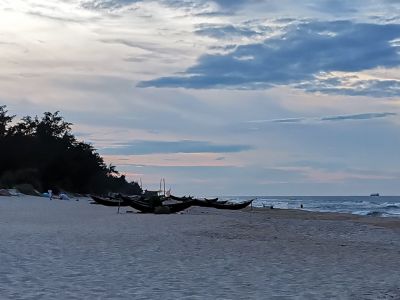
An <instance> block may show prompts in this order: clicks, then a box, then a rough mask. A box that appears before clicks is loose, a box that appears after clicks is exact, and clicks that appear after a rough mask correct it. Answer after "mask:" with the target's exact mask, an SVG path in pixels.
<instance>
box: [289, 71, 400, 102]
mask: <svg viewBox="0 0 400 300" xmlns="http://www.w3.org/2000/svg"><path fill="white" fill-rule="evenodd" d="M297 87H298V88H302V89H305V90H306V91H308V92H322V93H325V94H336V95H350V96H370V97H376V98H382V97H398V96H400V80H387V79H384V80H380V79H369V80H360V79H359V78H358V77H354V76H350V77H346V76H343V77H332V78H329V79H322V80H320V79H318V80H312V81H309V82H304V83H301V84H299V85H297Z"/></svg>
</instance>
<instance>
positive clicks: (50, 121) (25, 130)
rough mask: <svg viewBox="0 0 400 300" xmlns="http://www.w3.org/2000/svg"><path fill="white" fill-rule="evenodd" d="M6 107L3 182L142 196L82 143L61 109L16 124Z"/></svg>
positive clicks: (0, 139) (0, 155)
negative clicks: (72, 131) (60, 111)
mask: <svg viewBox="0 0 400 300" xmlns="http://www.w3.org/2000/svg"><path fill="white" fill-rule="evenodd" d="M7 113H8V111H7V110H6V106H0V145H1V147H0V183H2V184H3V185H7V186H10V185H14V184H19V183H30V184H32V185H33V186H34V187H35V188H37V189H39V190H47V189H50V188H51V189H53V190H57V189H64V190H68V191H72V192H79V193H93V192H95V193H106V192H121V193H130V194H140V193H141V188H140V186H139V185H138V184H137V183H135V182H131V183H128V182H127V181H126V178H125V176H124V175H120V174H119V173H118V171H117V170H116V168H115V166H113V165H111V164H110V165H109V166H107V165H106V164H105V163H104V160H103V159H102V157H101V156H100V155H99V154H98V153H97V152H96V150H95V149H94V148H93V146H92V145H90V144H87V143H85V142H82V141H77V140H76V138H75V137H74V135H73V134H72V133H71V125H72V124H71V123H68V122H66V121H65V120H64V118H63V117H62V116H61V115H60V113H59V112H58V111H57V112H54V113H50V112H45V113H44V114H43V117H42V118H39V117H37V116H36V117H34V118H32V117H30V116H25V117H23V118H22V119H21V120H20V121H19V122H17V123H16V124H15V125H11V123H12V121H13V120H14V117H15V116H9V115H8V114H7Z"/></svg>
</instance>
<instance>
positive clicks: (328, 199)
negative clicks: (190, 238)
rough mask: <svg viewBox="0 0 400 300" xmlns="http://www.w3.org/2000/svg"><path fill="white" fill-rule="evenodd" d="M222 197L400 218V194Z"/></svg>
mask: <svg viewBox="0 0 400 300" xmlns="http://www.w3.org/2000/svg"><path fill="white" fill-rule="evenodd" d="M220 199H224V200H228V199H229V200H231V201H232V202H243V201H245V200H248V199H255V200H254V201H253V204H252V205H253V207H271V206H273V207H274V208H280V209H302V210H307V211H317V212H336V213H350V214H355V215H363V216H376V217H399V218H400V196H246V197H244V196H243V197H242V196H240V197H235V196H233V197H220Z"/></svg>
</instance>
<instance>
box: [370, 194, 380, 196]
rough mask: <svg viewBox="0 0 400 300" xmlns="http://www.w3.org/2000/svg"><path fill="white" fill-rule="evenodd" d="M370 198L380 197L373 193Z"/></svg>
mask: <svg viewBox="0 0 400 300" xmlns="http://www.w3.org/2000/svg"><path fill="white" fill-rule="evenodd" d="M370 196H371V197H379V196H380V195H379V193H373V194H371V195H370Z"/></svg>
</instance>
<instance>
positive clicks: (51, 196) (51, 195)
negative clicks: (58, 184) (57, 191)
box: [47, 190, 53, 200]
mask: <svg viewBox="0 0 400 300" xmlns="http://www.w3.org/2000/svg"><path fill="white" fill-rule="evenodd" d="M47 192H48V193H49V199H50V200H53V191H52V190H48V191H47Z"/></svg>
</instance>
